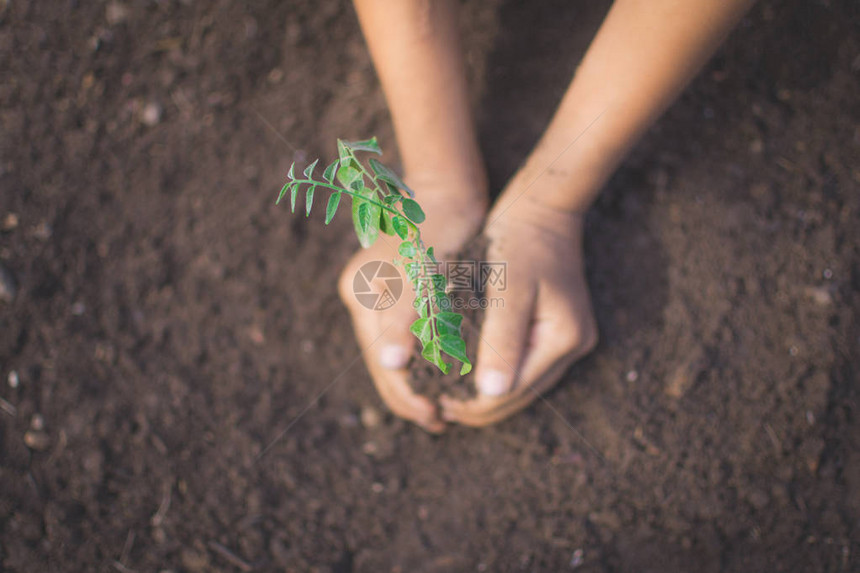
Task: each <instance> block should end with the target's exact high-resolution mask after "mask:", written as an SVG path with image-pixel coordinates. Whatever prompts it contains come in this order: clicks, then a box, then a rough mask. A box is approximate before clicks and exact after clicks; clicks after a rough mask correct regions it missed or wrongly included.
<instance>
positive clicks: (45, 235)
mask: <svg viewBox="0 0 860 573" xmlns="http://www.w3.org/2000/svg"><path fill="white" fill-rule="evenodd" d="M53 234H54V229H52V228H51V226H50V225H49V224H47V223H45V222H44V221H43V222H41V223H39V224H38V225H36V228H35V229H33V236H34V237H36V238H37V239H39V240H40V241H47V240H48V239H50V238H51V235H53Z"/></svg>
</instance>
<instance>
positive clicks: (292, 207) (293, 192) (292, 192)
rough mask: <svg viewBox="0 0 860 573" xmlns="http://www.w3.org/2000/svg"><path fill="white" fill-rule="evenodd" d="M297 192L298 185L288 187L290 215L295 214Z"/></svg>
mask: <svg viewBox="0 0 860 573" xmlns="http://www.w3.org/2000/svg"><path fill="white" fill-rule="evenodd" d="M298 192H299V184H298V183H293V184H292V185H291V186H290V213H295V212H296V194H297V193H298Z"/></svg>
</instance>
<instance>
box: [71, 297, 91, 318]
mask: <svg viewBox="0 0 860 573" xmlns="http://www.w3.org/2000/svg"><path fill="white" fill-rule="evenodd" d="M86 311H87V307H86V305H85V304H84V303H82V302H80V301H78V302H76V303H75V304H73V305H72V314H74V315H75V316H81V315H82V314H84V313H85V312H86Z"/></svg>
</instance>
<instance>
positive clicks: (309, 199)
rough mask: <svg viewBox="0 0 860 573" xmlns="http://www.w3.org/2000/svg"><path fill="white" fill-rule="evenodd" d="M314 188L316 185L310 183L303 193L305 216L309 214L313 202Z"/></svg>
mask: <svg viewBox="0 0 860 573" xmlns="http://www.w3.org/2000/svg"><path fill="white" fill-rule="evenodd" d="M314 189H316V187H315V186H313V185H310V186H309V187H308V190H307V192H306V193H305V217H310V216H311V205H313V204H314Z"/></svg>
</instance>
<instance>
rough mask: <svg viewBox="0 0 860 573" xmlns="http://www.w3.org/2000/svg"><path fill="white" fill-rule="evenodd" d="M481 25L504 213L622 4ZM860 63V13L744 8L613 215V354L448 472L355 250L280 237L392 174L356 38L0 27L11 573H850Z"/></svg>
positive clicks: (157, 13)
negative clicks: (353, 277) (364, 299)
mask: <svg viewBox="0 0 860 573" xmlns="http://www.w3.org/2000/svg"><path fill="white" fill-rule="evenodd" d="M464 6H465V10H466V14H465V15H464V17H463V28H464V33H465V36H466V38H467V48H468V62H469V66H470V77H471V78H472V85H473V87H474V89H475V93H476V105H477V107H478V109H479V119H480V126H479V127H480V134H481V140H482V143H483V148H484V150H485V152H486V157H487V161H488V164H489V169H490V174H491V178H492V182H493V187H494V188H495V189H499V188H500V187H501V186H502V185H503V184H504V181H505V179H506V177H508V176H509V175H510V174H511V173H512V172H513V171H514V170H515V169H516V166H517V165H518V163H519V162H520V161H521V160H522V159H523V157H524V156H525V154H526V153H527V152H528V149H529V147H530V146H531V145H532V144H533V143H534V141H535V140H536V138H537V137H538V135H539V134H540V131H541V129H542V128H543V126H544V125H545V123H546V121H547V120H548V118H549V116H550V114H551V111H552V109H553V106H554V104H555V102H556V101H557V100H558V98H559V96H560V94H561V92H562V90H563V89H564V86H565V84H566V83H567V82H568V81H569V78H570V76H571V73H572V72H573V70H574V69H575V66H576V63H577V61H578V58H579V57H580V56H581V53H582V49H583V48H584V47H585V46H586V45H587V43H588V41H589V38H590V37H591V35H592V34H593V32H594V28H595V26H596V25H597V23H598V22H599V21H600V19H601V18H602V16H603V14H604V13H605V10H606V9H607V4H606V3H605V2H575V3H572V2H568V1H567V0H550V1H546V2H518V3H517V2H507V1H501V0H495V1H489V2H486V1H484V2H477V1H474V2H473V1H471V0H469V1H467V2H466V3H465V4H464ZM123 9H125V11H123ZM858 57H860V14H858V6H857V3H856V2H855V1H854V0H830V1H827V2H825V1H809V0H794V1H789V2H773V1H765V2H762V3H760V4H758V5H757V6H756V8H755V9H754V10H753V12H752V13H751V14H750V15H749V17H747V18H746V19H745V20H744V21H743V23H742V24H741V26H740V27H739V29H738V30H737V31H736V32H735V33H734V34H733V35H732V36H731V37H730V39H729V40H728V42H727V43H726V45H725V46H724V47H723V48H722V49H721V51H720V53H719V54H718V56H717V57H716V58H715V59H714V60H713V61H712V62H711V63H710V64H709V65H708V66H707V68H706V69H705V71H704V72H703V73H702V75H701V76H700V77H699V78H698V79H697V80H696V81H695V82H694V83H693V85H692V86H691V87H690V89H689V90H688V91H687V92H686V93H685V95H684V96H683V97H682V98H681V99H680V100H679V101H678V102H677V104H676V105H675V106H674V107H673V108H672V109H671V110H670V111H669V112H668V113H667V115H666V116H665V117H664V118H663V119H661V121H660V122H659V124H658V125H657V126H656V127H655V128H654V129H653V130H652V131H651V132H650V133H649V134H648V135H647V137H646V138H645V139H644V140H643V141H642V143H641V144H640V145H639V146H638V147H637V148H636V150H635V151H634V152H633V154H632V156H631V157H630V159H629V161H627V162H626V163H625V165H624V167H623V168H622V169H621V170H620V171H619V172H618V174H617V175H616V176H615V177H614V178H613V180H612V181H611V182H610V183H609V184H608V185H607V188H606V190H605V192H604V193H603V195H602V196H601V198H600V200H599V201H598V202H597V204H596V205H595V207H594V208H593V209H592V212H591V214H590V216H589V219H588V225H587V231H586V243H587V244H586V249H587V263H588V276H589V281H590V285H591V288H592V292H593V298H594V304H595V309H596V313H597V318H598V322H599V326H600V330H601V343H600V345H599V347H598V348H597V350H596V351H595V352H594V353H593V354H592V355H591V356H590V357H589V358H587V359H585V360H583V361H582V362H580V363H579V364H577V365H575V366H574V367H573V368H572V369H571V370H570V371H569V372H568V373H567V375H566V376H565V379H564V380H563V381H562V382H561V383H560V384H559V385H558V387H557V388H556V389H555V390H553V391H552V392H550V393H549V394H548V395H547V397H546V401H538V402H537V403H536V404H535V405H533V406H532V407H530V408H528V409H526V410H525V411H524V412H522V413H521V414H519V415H517V416H515V417H512V418H511V419H509V420H507V421H505V422H503V423H501V424H499V425H497V426H494V427H492V428H489V429H485V430H472V429H467V428H461V427H452V428H451V429H450V431H448V432H447V433H445V434H444V435H442V436H440V437H433V436H430V435H428V434H426V433H424V432H423V431H421V430H419V429H417V428H415V427H413V426H411V425H409V424H406V423H403V422H401V421H398V420H396V419H394V418H392V417H391V416H389V415H387V414H384V413H382V412H385V410H384V407H383V405H382V403H381V402H380V400H379V398H378V397H377V395H376V393H375V391H374V390H373V387H372V385H371V383H370V380H369V378H368V375H367V373H366V371H365V370H364V368H363V367H362V365H361V362H360V360H359V359H358V356H359V349H358V348H357V346H356V343H355V341H354V339H353V336H352V332H351V329H350V325H349V318H348V316H347V313H346V311H345V310H344V308H343V307H342V305H341V304H340V303H339V301H338V300H337V294H336V286H335V283H336V277H337V273H338V271H339V269H340V267H341V265H342V264H343V263H344V262H345V261H346V260H347V258H348V257H349V255H350V253H351V252H352V251H353V250H354V249H355V248H356V247H357V242H356V240H355V239H354V237H353V234H352V229H351V223H350V221H349V220H348V218H347V217H338V218H337V219H336V220H335V221H334V222H333V223H332V224H331V225H330V226H329V227H325V226H324V225H323V215H322V211H319V212H317V213H315V214H312V216H311V217H310V219H309V220H308V219H305V218H304V217H301V218H300V217H292V216H289V215H288V213H286V212H285V210H284V209H282V208H276V207H275V206H274V205H273V203H274V195H275V193H276V192H277V190H278V189H279V188H280V184H281V181H282V179H283V177H284V174H285V172H286V168H287V167H288V166H289V164H290V162H291V161H293V160H298V161H300V162H301V161H305V160H307V159H308V158H313V157H316V156H319V155H321V156H323V157H324V158H330V157H332V156H333V155H334V154H335V149H334V140H335V138H336V137H339V136H340V137H346V138H353V139H354V138H360V137H366V136H368V135H371V134H376V135H378V136H379V137H380V140H381V142H382V144H383V148H384V149H387V150H392V149H394V142H393V138H392V132H391V127H390V122H389V118H388V116H387V112H386V110H385V106H384V100H383V96H382V94H381V92H380V90H379V87H378V84H377V81H376V78H375V76H374V73H373V69H372V65H371V62H370V59H369V57H368V55H367V53H366V50H365V48H364V45H363V42H362V39H361V37H360V34H359V30H358V27H357V24H356V20H355V15H354V13H353V11H352V9H351V8H350V6H349V4H348V3H346V2H338V1H331V0H325V1H320V2H307V1H304V0H294V1H291V2H280V1H274V0H263V1H260V2H248V3H245V2H228V1H226V0H224V1H216V0H212V1H204V2H190V1H184V0H182V1H170V0H165V1H159V2H135V3H132V2H125V3H124V4H120V3H117V2H116V1H111V2H108V3H104V2H76V1H72V0H69V1H64V2H35V1H31V0H10V1H9V2H0V77H2V82H0V126H2V128H0V129H1V130H2V137H0V229H2V230H0V266H2V268H4V269H5V272H3V273H0V275H2V276H4V277H6V276H7V275H8V276H9V277H11V278H12V279H13V281H14V282H13V287H15V288H12V289H5V290H2V293H3V294H2V296H0V370H2V378H3V383H2V386H0V398H2V401H0V569H2V570H3V571H15V572H33V571H39V572H43V571H44V572H53V571H63V572H69V571H126V570H132V571H139V572H143V571H175V572H180V571H189V572H194V571H201V572H202V571H207V572H210V571H237V570H253V571H296V572H305V571H317V572H330V573H344V572H352V571H354V572H365V571H366V572H394V571H400V572H409V573H412V572H442V571H446V572H447V571H455V572H459V571H492V572H496V571H500V572H506V571H534V572H559V571H570V570H573V569H576V570H577V571H589V572H591V571H601V572H621V571H646V572H647V571H661V572H662V571H690V570H695V571H699V572H701V573H707V572H710V571H727V572H728V571H730V572H734V571H812V572H824V571H827V572H834V571H857V570H860V521H858V520H860V413H858V379H860V371H858V364H860V322H858V320H860V319H858V312H857V309H858V308H860V252H859V251H860V226H858V221H860V171H858V161H857V158H858V157H859V156H860V127H858V126H860V100H858V98H857V94H858V93H860V60H859V59H858ZM276 132H278V133H280V134H281V135H277V134H276ZM388 159H389V160H391V157H390V156H389V157H388ZM13 291H15V292H13ZM12 295H14V298H13V297H12ZM10 299H11V302H9V300H10ZM13 373H14V375H13ZM7 381H11V382H13V383H12V384H9V383H7ZM13 386H14V387H13ZM380 413H382V414H380ZM263 453H264V454H265V455H262V457H261V454H263Z"/></svg>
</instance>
